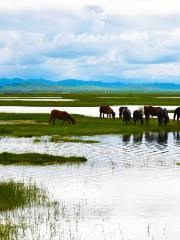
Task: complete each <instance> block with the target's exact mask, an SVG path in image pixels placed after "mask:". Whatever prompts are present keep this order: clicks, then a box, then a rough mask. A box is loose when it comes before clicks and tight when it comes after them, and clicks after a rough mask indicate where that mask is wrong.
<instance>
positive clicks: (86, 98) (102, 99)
mask: <svg viewBox="0 0 180 240" xmlns="http://www.w3.org/2000/svg"><path fill="white" fill-rule="evenodd" d="M0 97H23V98H24V97H57V98H58V97H62V98H66V99H76V100H77V101H74V102H73V101H71V102H63V101H62V102H51V101H48V100H47V101H46V102H44V101H41V100H37V101H35V102H32V101H29V102H28V101H17V100H14V101H7V100H3V101H0V105H1V106H44V107H45V106H54V107H60V106H73V107H74V106H76V107H80V106H99V105H102V104H108V105H158V106H159V105H174V106H176V105H180V98H175V97H180V92H155V93H152V92H148V93H144V92H139V93H138V92H122V93H49V94H34V93H32V94H30V93H29V94H28V93H25V94H0ZM161 97H162V98H161ZM166 97H173V98H171V99H169V98H166Z"/></svg>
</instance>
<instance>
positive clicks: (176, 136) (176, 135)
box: [173, 132, 180, 144]
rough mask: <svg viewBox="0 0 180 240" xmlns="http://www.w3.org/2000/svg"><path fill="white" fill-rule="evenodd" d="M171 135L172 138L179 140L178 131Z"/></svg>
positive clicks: (179, 134)
mask: <svg viewBox="0 0 180 240" xmlns="http://www.w3.org/2000/svg"><path fill="white" fill-rule="evenodd" d="M173 137H174V140H180V132H173ZM179 144H180V142H179Z"/></svg>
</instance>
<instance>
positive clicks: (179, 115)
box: [174, 107, 180, 124]
mask: <svg viewBox="0 0 180 240" xmlns="http://www.w3.org/2000/svg"><path fill="white" fill-rule="evenodd" d="M176 116H177V123H178V124H179V119H180V107H177V108H176V109H175V111H174V121H175V119H176Z"/></svg>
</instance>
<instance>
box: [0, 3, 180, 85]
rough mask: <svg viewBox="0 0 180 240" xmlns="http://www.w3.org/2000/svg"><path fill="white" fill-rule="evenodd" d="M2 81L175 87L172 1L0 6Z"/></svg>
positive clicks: (178, 32)
mask: <svg viewBox="0 0 180 240" xmlns="http://www.w3.org/2000/svg"><path fill="white" fill-rule="evenodd" d="M0 13H1V14H0V77H24V78H26V77H27V78H29V77H35V78H36V77H37V76H38V77H44V78H51V79H54V80H59V79H63V78H80V79H110V80H113V78H119V79H121V78H124V77H125V78H132V79H133V78H135V79H137V78H140V79H142V78H143V79H149V80H151V79H156V78H159V79H160V80H163V79H164V80H166V81H167V78H169V79H171V80H172V79H173V78H174V81H179V80H177V77H179V66H180V42H179V39H180V15H179V13H180V3H179V1H177V0H171V1H170V0H158V1H157V0H156V1H155V0H151V1H150V0H148V1H147V0H126V1H124V0H112V1H108V0H98V1H95V0H91V1H89V0H77V1H70V0H66V1H65V0H51V1H50V0H39V1H35V0H31V1H25V0H6V1H4V0H0Z"/></svg>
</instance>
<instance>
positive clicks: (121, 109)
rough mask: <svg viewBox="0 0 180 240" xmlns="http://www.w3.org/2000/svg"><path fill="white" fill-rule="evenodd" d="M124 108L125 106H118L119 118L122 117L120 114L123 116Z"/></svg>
mask: <svg viewBox="0 0 180 240" xmlns="http://www.w3.org/2000/svg"><path fill="white" fill-rule="evenodd" d="M125 108H127V107H120V108H119V118H122V116H123V111H124V109H125Z"/></svg>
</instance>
